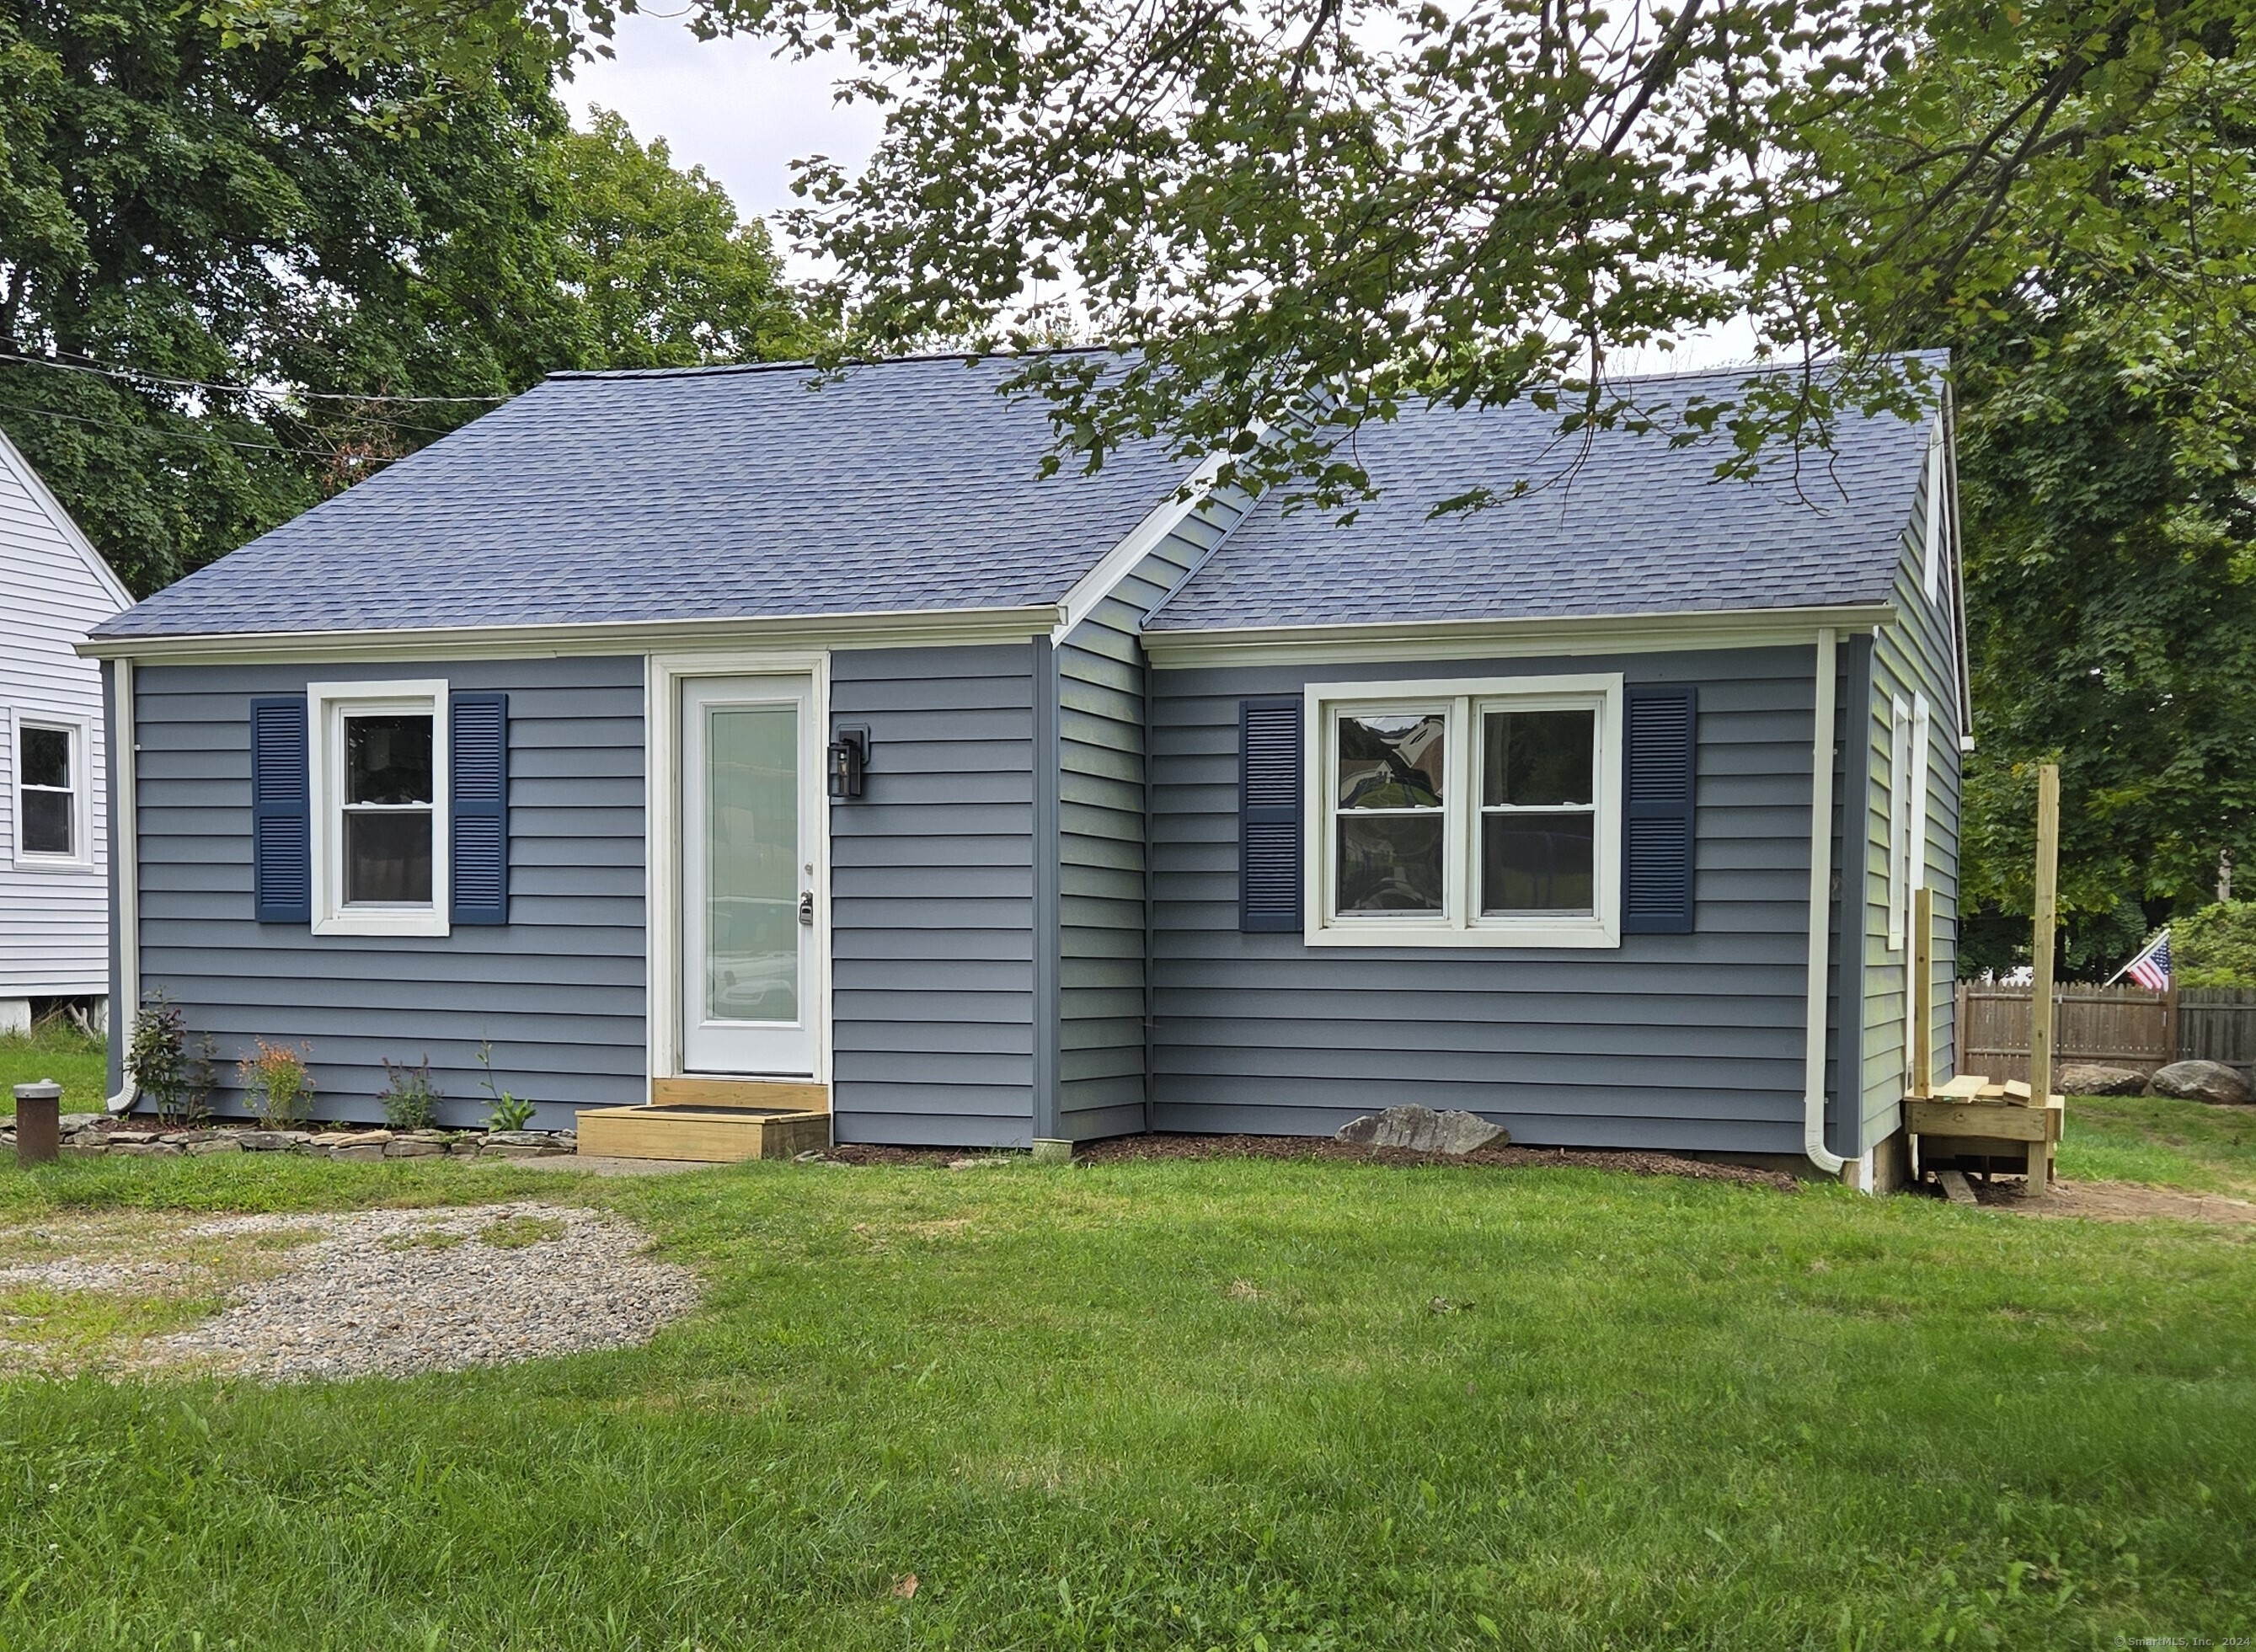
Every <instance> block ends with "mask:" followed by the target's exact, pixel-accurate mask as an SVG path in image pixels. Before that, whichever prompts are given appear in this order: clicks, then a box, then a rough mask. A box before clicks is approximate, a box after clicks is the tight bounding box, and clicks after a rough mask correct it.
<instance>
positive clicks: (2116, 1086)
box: [2052, 1062, 2147, 1096]
mask: <svg viewBox="0 0 2256 1652" xmlns="http://www.w3.org/2000/svg"><path fill="white" fill-rule="evenodd" d="M2052 1081H2053V1083H2054V1084H2057V1085H2059V1086H2060V1092H2061V1094H2062V1095H2063V1096H2135V1095H2137V1094H2138V1093H2139V1092H2140V1091H2142V1090H2144V1089H2145V1088H2146V1087H2147V1075H2146V1074H2144V1073H2142V1072H2140V1070H2138V1069H2137V1068H2135V1067H2101V1066H2097V1065H2095V1064H2092V1063H2085V1062H2072V1063H2069V1065H2068V1066H2065V1067H2063V1068H2062V1069H2061V1070H2059V1071H2058V1072H2057V1073H2055V1074H2054V1075H2053V1080H2052Z"/></svg>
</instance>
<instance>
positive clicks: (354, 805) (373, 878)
mask: <svg viewBox="0 0 2256 1652" xmlns="http://www.w3.org/2000/svg"><path fill="white" fill-rule="evenodd" d="M306 701H307V736H308V752H309V758H310V760H311V764H312V768H313V773H312V777H311V779H312V791H311V802H312V816H313V820H312V827H313V830H312V850H313V864H314V933H315V934H316V935H445V934H446V933H447V932H448V907H447V887H448V865H447V851H448V830H447V809H446V803H445V801H444V800H445V798H446V796H447V737H446V730H447V685H446V683H445V682H444V681H413V682H328V683H320V682H317V683H313V684H310V685H309V686H308V687H307V690H306Z"/></svg>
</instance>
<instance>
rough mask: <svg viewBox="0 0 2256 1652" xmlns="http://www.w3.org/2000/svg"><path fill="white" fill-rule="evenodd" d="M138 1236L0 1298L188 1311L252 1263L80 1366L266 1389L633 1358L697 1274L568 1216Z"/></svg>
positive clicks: (517, 1207)
mask: <svg viewBox="0 0 2256 1652" xmlns="http://www.w3.org/2000/svg"><path fill="white" fill-rule="evenodd" d="M109 1237H110V1239H111V1244H112V1246H115V1243H116V1237H117V1236H116V1235H115V1234H112V1235H110V1236H109ZM145 1237H146V1243H145V1246H135V1247H134V1249H135V1250H136V1251H137V1252H138V1253H137V1254H132V1253H129V1254H126V1255H120V1254H119V1253H118V1251H117V1249H116V1248H109V1247H105V1248H109V1254H108V1255H107V1256H102V1257H97V1256H90V1255H83V1254H80V1255H59V1256H53V1257H52V1259H49V1258H46V1257H42V1258H39V1259H36V1260H25V1261H21V1262H17V1263H15V1264H14V1265H12V1266H9V1267H0V1287H13V1288H23V1287H43V1288H46V1289H49V1290H53V1291H60V1292H81V1293H82V1292H102V1291H110V1292H132V1293H159V1294H168V1295H180V1296H183V1297H191V1298H192V1297H195V1296H198V1295H205V1294H206V1293H208V1291H209V1290H210V1289H211V1288H213V1287H214V1286H215V1285H216V1284H219V1283H220V1281H219V1280H218V1279H217V1278H215V1273H214V1267H213V1265H212V1261H211V1259H212V1258H214V1257H215V1256H221V1257H230V1258H235V1259H236V1260H243V1259H244V1258H246V1257H248V1258H250V1260H249V1261H248V1262H247V1263H246V1264H245V1265H243V1266H241V1267H232V1268H222V1270H221V1271H222V1273H223V1274H226V1275H227V1277H226V1281H225V1283H224V1285H223V1286H222V1295H223V1297H224V1300H225V1302H226V1306H225V1307H223V1308H222V1310H220V1311H219V1312H218V1313H217V1314H216V1315H215V1316H214V1317H210V1318H208V1319H205V1320H202V1321H201V1323H199V1324H194V1325H192V1326H190V1327H188V1328H187V1329H185V1330H176V1331H170V1332H169V1333H168V1334H164V1335H155V1336H147V1337H144V1338H139V1339H138V1340H136V1341H133V1342H132V1343H131V1344H130V1345H128V1346H125V1347H122V1348H116V1349H114V1350H110V1351H107V1352H109V1357H108V1358H96V1359H91V1360H89V1361H88V1363H95V1364H102V1365H106V1366H109V1368H111V1369H114V1370H123V1371H139V1372H147V1373H158V1372H165V1371H182V1370H202V1371H222V1372H228V1373H241V1374H243V1375H247V1376H255V1377H263V1378H267V1379H292V1378H305V1377H351V1376H369V1375H377V1376H409V1375H412V1374H414V1373H419V1372H425V1371H455V1370H460V1369H462V1368H463V1367H465V1366H482V1365H499V1364H503V1363H505V1362H508V1361H511V1360H518V1359H537V1358H539V1357H540V1356H543V1355H546V1354H560V1353H578V1352H584V1351H586V1350H589V1349H597V1348H620V1347H629V1346H632V1345H638V1344H640V1343H644V1342H647V1341H648V1340H649V1339H650V1338H651V1337H652V1335H653V1334H654V1333H655V1332H656V1331H658V1330H659V1327H660V1326H662V1325H664V1324H666V1323H668V1322H669V1321H671V1320H674V1319H678V1318H680V1317H682V1316H683V1315H685V1314H687V1313H688V1312H689V1311H691V1310H693V1309H694V1307H695V1306H696V1305H697V1297H698V1291H697V1281H696V1277H695V1275H694V1274H692V1273H691V1272H690V1271H689V1270H688V1269H687V1268H686V1267H680V1266H679V1265H677V1264H675V1263H672V1262H662V1261H659V1260H656V1259H654V1258H653V1257H652V1256H650V1255H648V1254H646V1251H647V1250H648V1248H649V1244H650V1241H649V1239H648V1238H647V1236H646V1235H645V1234H644V1233H643V1232H641V1231H640V1230H639V1229H638V1228H636V1227H634V1226H632V1225H631V1224H628V1223H626V1222H624V1221H622V1220H620V1219H619V1218H617V1217H613V1216H607V1215H605V1214H603V1213H602V1212H599V1211H589V1210H582V1209H580V1208H578V1207H575V1206H571V1205H559V1204H541V1203H539V1202H535V1201H521V1202H518V1203H514V1204H487V1205H476V1206H470V1207H462V1208H455V1209H448V1210H423V1211H356V1212H352V1213H349V1214H343V1215H323V1214H303V1213H289V1214H277V1215H261V1216H234V1217H221V1218H213V1219H208V1220H201V1221H196V1222H193V1223H190V1224H187V1225H180V1226H171V1227H169V1228H167V1230H166V1232H164V1233H161V1234H159V1233H154V1232H152V1233H149V1234H147V1235H146V1236H145ZM39 1238H40V1239H42V1240H44V1241H46V1242H47V1243H49V1244H51V1245H54V1246H57V1247H59V1248H60V1247H62V1246H67V1245H68V1242H69V1238H70V1236H69V1235H68V1234H67V1233H66V1232H59V1231H57V1228H56V1226H55V1225H53V1224H52V1223H51V1224H49V1225H47V1227H46V1230H45V1231H44V1232H41V1233H40V1234H39ZM168 1253H171V1254H173V1255H175V1256H177V1257H178V1258H180V1260H178V1261H168V1260H166V1257H167V1254H168ZM252 1253H257V1254H256V1255H255V1256H254V1255H252ZM197 1256H201V1258H202V1259H203V1260H201V1262H198V1261H195V1260H190V1259H191V1258H194V1257H197ZM50 1368H52V1367H50Z"/></svg>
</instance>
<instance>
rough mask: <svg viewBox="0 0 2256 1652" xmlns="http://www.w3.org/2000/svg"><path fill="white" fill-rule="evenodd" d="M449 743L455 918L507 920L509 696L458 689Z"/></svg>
mask: <svg viewBox="0 0 2256 1652" xmlns="http://www.w3.org/2000/svg"><path fill="white" fill-rule="evenodd" d="M448 720H449V721H450V722H451V723H452V724H453V725H454V726H453V729H452V731H451V733H450V736H449V739H448V747H447V783H448V791H449V793H450V796H449V797H448V814H449V815H450V817H451V820H452V822H453V823H452V827H451V830H452V832H453V837H451V838H450V839H449V840H448V843H449V850H448V859H449V863H450V865H451V867H452V871H451V873H450V876H451V879H452V881H453V884H454V888H453V891H452V897H453V898H452V900H451V902H450V906H451V908H452V912H453V919H454V921H455V922H456V923H507V922H508V921H509V696H508V695H505V694H457V695H453V696H451V697H450V698H449V700H448Z"/></svg>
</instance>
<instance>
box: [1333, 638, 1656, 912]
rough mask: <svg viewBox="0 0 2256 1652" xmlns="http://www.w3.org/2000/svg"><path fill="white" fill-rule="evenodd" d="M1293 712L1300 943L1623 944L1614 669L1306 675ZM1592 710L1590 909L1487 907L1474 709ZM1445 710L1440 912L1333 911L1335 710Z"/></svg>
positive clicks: (1618, 705)
mask: <svg viewBox="0 0 2256 1652" xmlns="http://www.w3.org/2000/svg"><path fill="white" fill-rule="evenodd" d="M1304 695H1305V703H1304V706H1303V715H1302V717H1301V732H1302V739H1303V750H1302V754H1301V772H1302V783H1301V808H1302V816H1303V818H1302V831H1303V843H1302V856H1301V859H1302V865H1303V868H1304V889H1303V901H1302V921H1301V939H1302V940H1303V941H1304V942H1306V943H1307V944H1308V945H1309V946H1350V947H1375V946H1390V947H1392V946H1421V947H1618V946H1619V945H1620V944H1621V854H1622V850H1621V844H1622V837H1621V834H1622V679H1621V674H1620V673H1618V672H1611V673H1604V674H1590V675H1584V676H1561V677H1479V678H1459V679H1429V680H1427V681H1407V682H1322V683H1310V684H1308V687H1307V688H1306V689H1305V690H1304ZM1435 710H1440V711H1442V712H1443V713H1444V714H1445V715H1446V717H1448V719H1449V722H1448V734H1447V737H1446V738H1445V741H1444V755H1443V761H1442V805H1443V807H1442V887H1443V909H1442V911H1440V912H1438V913H1434V914H1406V913H1387V914H1358V913H1348V914H1336V913H1335V912H1334V911H1333V899H1334V887H1333V886H1334V884H1335V883H1336V878H1337V872H1336V866H1337V861H1336V856H1335V855H1334V854H1333V852H1332V833H1333V827H1332V822H1333V820H1334V818H1335V817H1336V811H1335V809H1334V808H1333V801H1334V800H1333V797H1332V791H1333V787H1334V783H1335V780H1336V770H1337V764H1336V761H1335V760H1334V759H1335V752H1336V743H1337V732H1336V729H1337V724H1336V719H1337V717H1338V716H1339V715H1340V714H1341V713H1342V712H1357V711H1362V712H1374V711H1375V712H1385V713H1387V714H1389V715H1398V716H1399V715H1406V714H1413V713H1417V712H1421V711H1435ZM1490 710H1513V711H1553V710H1594V711H1596V712H1597V761H1596V766H1595V770H1596V772H1595V773H1594V775H1593V779H1594V780H1595V781H1596V783H1597V789H1596V794H1595V796H1594V798H1593V800H1592V801H1593V808H1592V809H1591V814H1592V816H1593V818H1594V819H1595V821H1596V822H1597V825H1596V829H1595V833H1594V842H1593V844H1592V846H1591V854H1592V858H1593V863H1592V867H1591V871H1592V873H1593V880H1592V881H1593V887H1592V892H1591V893H1592V906H1593V908H1594V909H1593V910H1592V911H1591V912H1590V914H1562V913H1531V914H1501V915H1498V914H1482V913H1481V912H1480V911H1479V910H1478V902H1477V898H1476V894H1475V891H1476V889H1477V886H1478V881H1479V875H1480V865H1479V858H1480V831H1479V821H1480V816H1481V812H1482V811H1481V807H1480V798H1479V794H1478V792H1477V789H1476V784H1475V782H1476V780H1477V766H1478V765H1477V756H1478V745H1477V724H1478V720H1479V717H1480V715H1481V713H1482V712H1484V711H1490Z"/></svg>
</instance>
